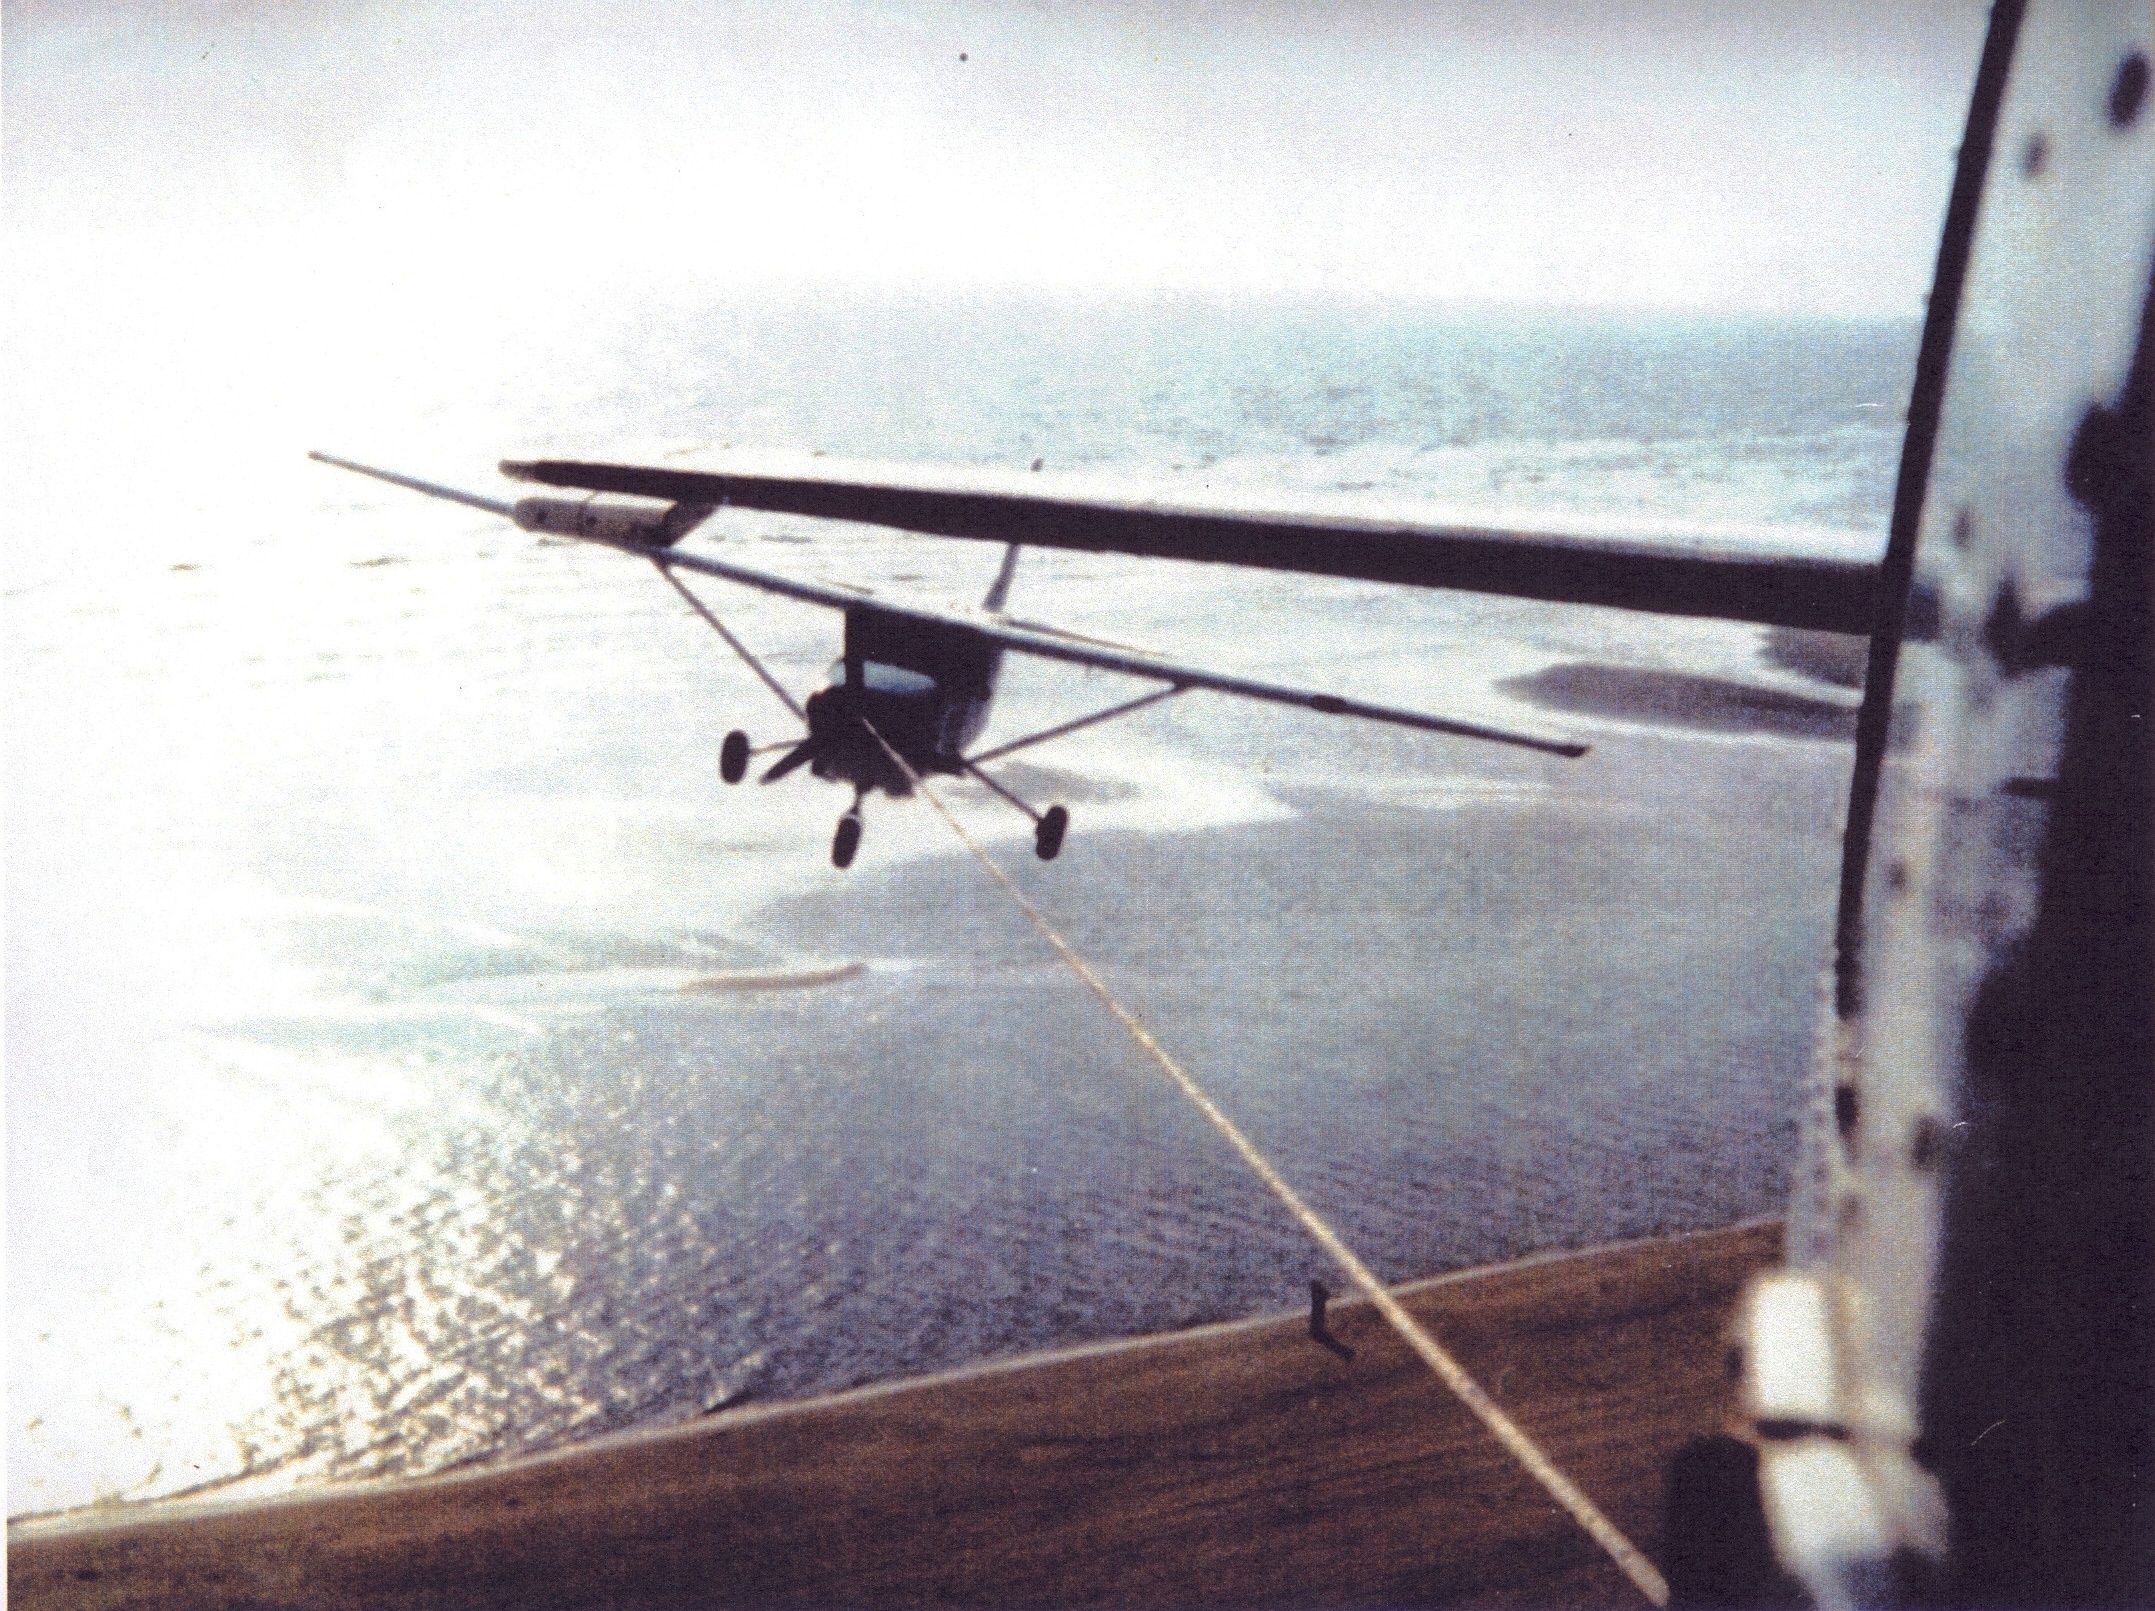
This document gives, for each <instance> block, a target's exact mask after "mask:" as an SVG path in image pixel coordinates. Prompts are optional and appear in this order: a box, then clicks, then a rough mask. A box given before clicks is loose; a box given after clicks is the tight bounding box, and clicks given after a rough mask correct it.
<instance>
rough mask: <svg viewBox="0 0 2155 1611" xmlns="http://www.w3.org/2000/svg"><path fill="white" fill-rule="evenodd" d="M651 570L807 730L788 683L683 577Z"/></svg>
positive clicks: (660, 564)
mask: <svg viewBox="0 0 2155 1611" xmlns="http://www.w3.org/2000/svg"><path fill="white" fill-rule="evenodd" d="M651 568H652V569H653V570H655V571H657V572H658V573H659V575H661V576H663V577H665V578H666V585H667V586H668V587H670V588H672V589H673V590H674V591H675V592H676V593H678V594H680V595H681V596H682V597H683V598H685V599H687V600H688V607H689V608H690V609H692V610H694V611H695V612H696V613H697V614H698V615H700V616H702V617H703V618H704V620H705V621H707V622H709V623H710V627H711V630H712V631H713V632H716V633H717V634H718V635H719V636H720V637H722V638H724V639H725V640H726V647H727V648H729V649H731V650H732V651H733V652H734V653H735V654H737V655H739V656H740V657H741V663H742V664H743V665H745V666H747V667H748V669H749V670H750V671H753V672H754V673H755V674H756V675H757V676H758V677H761V678H762V679H763V686H764V687H766V688H768V689H770V691H771V692H772V693H774V694H776V695H777V696H778V697H779V699H780V701H781V702H783V703H784V705H785V707H786V709H788V710H790V711H792V712H793V714H794V715H795V716H796V717H797V718H799V720H800V724H801V725H802V726H803V727H806V726H807V725H808V712H807V711H805V710H803V709H801V705H800V701H799V700H797V699H795V698H794V697H793V696H792V695H791V694H789V693H787V692H786V685H785V684H784V683H782V682H780V681H779V680H778V679H777V678H776V677H774V676H772V675H771V674H770V672H768V671H767V670H765V669H764V665H763V662H762V661H761V660H758V659H757V658H756V657H755V656H754V655H753V654H751V653H749V651H748V645H747V644H745V643H743V642H742V641H741V640H740V639H739V638H737V637H735V636H734V635H733V634H732V633H731V632H729V631H728V630H727V629H726V623H725V622H723V621H721V620H720V619H719V618H718V617H717V616H715V615H713V614H712V613H711V609H710V606H708V605H707V604H705V603H704V602H703V600H702V599H700V598H698V597H696V595H695V594H693V593H691V592H690V591H689V590H688V586H687V584H686V583H684V582H683V581H682V580H681V578H680V577H678V576H676V575H674V573H673V567H672V566H671V565H668V564H666V563H665V562H664V561H663V560H659V559H653V560H652V561H651ZM765 781H766V782H768V781H769V779H765Z"/></svg>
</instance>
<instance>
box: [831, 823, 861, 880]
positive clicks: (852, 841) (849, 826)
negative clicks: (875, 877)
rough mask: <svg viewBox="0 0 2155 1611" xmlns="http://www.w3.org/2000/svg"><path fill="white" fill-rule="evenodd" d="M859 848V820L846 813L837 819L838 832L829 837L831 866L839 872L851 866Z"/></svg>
mask: <svg viewBox="0 0 2155 1611" xmlns="http://www.w3.org/2000/svg"><path fill="white" fill-rule="evenodd" d="M860 847H861V819H860V818H858V817H856V816H855V815H854V814H853V813H852V812H850V811H848V812H847V813H846V814H845V815H844V816H842V817H840V818H839V819H838V831H837V832H836V833H835V834H833V835H832V836H831V865H832V866H833V867H836V868H838V869H840V870H841V871H843V870H844V869H845V868H848V867H850V866H852V865H853V857H854V854H855V853H856V852H857V851H859V849H860Z"/></svg>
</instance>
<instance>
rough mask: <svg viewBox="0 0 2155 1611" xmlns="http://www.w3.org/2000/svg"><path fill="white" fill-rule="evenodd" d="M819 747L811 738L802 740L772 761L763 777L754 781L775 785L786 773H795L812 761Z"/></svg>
mask: <svg viewBox="0 0 2155 1611" xmlns="http://www.w3.org/2000/svg"><path fill="white" fill-rule="evenodd" d="M821 747H822V746H821V743H820V742H819V741H818V740H817V739H816V738H814V737H813V736H810V737H808V738H804V739H802V740H801V741H800V742H799V743H798V744H796V745H794V746H793V748H791V749H790V750H788V751H786V753H785V754H783V755H781V756H780V757H779V758H778V759H777V760H775V761H773V762H772V763H771V764H770V766H769V768H768V769H767V770H766V771H765V772H764V774H763V776H762V777H760V778H758V779H757V780H756V781H757V782H759V783H776V782H777V781H778V780H779V779H780V778H782V777H784V776H785V775H786V774H787V773H789V772H794V771H797V770H799V769H800V768H801V767H804V766H806V765H807V764H808V763H809V762H810V761H813V760H814V759H815V758H816V752H817V750H819V749H820V748H821Z"/></svg>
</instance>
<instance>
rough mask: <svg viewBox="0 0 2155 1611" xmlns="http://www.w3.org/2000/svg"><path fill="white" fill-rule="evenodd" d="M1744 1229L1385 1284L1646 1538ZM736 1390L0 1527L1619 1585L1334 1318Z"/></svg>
mask: <svg viewBox="0 0 2155 1611" xmlns="http://www.w3.org/2000/svg"><path fill="white" fill-rule="evenodd" d="M1778 1240H1779V1238H1778V1233H1777V1229H1776V1228H1775V1227H1774V1226H1772V1225H1754V1226H1748V1227H1741V1228H1737V1229H1733V1230H1729V1231H1723V1232H1715V1233H1709V1234H1707V1235H1704V1236H1700V1237H1694V1238H1685V1239H1679V1240H1676V1241H1673V1242H1663V1243H1649V1244H1644V1245H1639V1246H1633V1247H1626V1248H1616V1249H1609V1250H1604V1251H1601V1252H1597V1253H1594V1254H1589V1255H1585V1256H1581V1257H1572V1258H1561V1259H1551V1260H1537V1261H1533V1262H1529V1263H1526V1264H1522V1265H1518V1266H1514V1267H1510V1268H1505V1269H1499V1270H1494V1271H1488V1272H1482V1273H1477V1274H1475V1275H1473V1276H1469V1277H1464V1278H1458V1279H1451V1280H1440V1281H1434V1282H1427V1283H1421V1284H1418V1285H1417V1286H1416V1287H1415V1288H1413V1289H1412V1290H1411V1291H1409V1292H1404V1293H1402V1297H1403V1299H1404V1301H1405V1302H1406V1304H1407V1306H1408V1307H1409V1309H1410V1310H1412V1311H1413V1312H1414V1313H1416V1314H1417V1315H1418V1316H1419V1317H1420V1318H1421V1319H1423V1320H1424V1321H1425V1323H1427V1324H1429V1325H1431V1326H1432V1328H1433V1329H1434V1330H1435V1332H1436V1333H1437V1334H1438V1335H1439V1336H1440V1337H1442V1338H1443V1339H1445V1341H1446V1342H1447V1343H1448V1344H1449V1345H1450V1346H1451V1347H1452V1348H1453V1349H1454V1350H1455V1351H1456V1352H1457V1353H1458V1355H1459V1357H1460V1359H1461V1361H1462V1362H1463V1363H1464V1364H1465V1365H1466V1367H1467V1368H1468V1369H1469V1371H1470V1372H1472V1373H1474V1374H1475V1375H1476V1376H1477V1377H1478V1378H1479V1380H1480V1381H1481V1382H1482V1384H1483V1385H1484V1386H1485V1387H1486V1388H1487V1389H1488V1390H1489V1391H1490V1392H1491V1393H1492V1394H1494V1396H1495V1397H1496V1398H1497V1399H1498V1400H1500V1401H1501V1402H1502V1403H1503V1404H1504V1405H1505V1406H1506V1408H1507V1409H1508V1410H1509V1411H1510V1413H1512V1414H1513V1416H1514V1417H1515V1418H1516V1419H1517V1420H1518V1421H1519V1423H1520V1424H1521V1425H1522V1426H1523V1427H1524V1428H1525V1429H1526V1430H1527V1431H1528V1432H1529V1434H1530V1435H1532V1436H1533V1437H1534V1438H1536V1439H1537V1441H1539V1442H1540V1443H1541V1444H1542V1445H1543V1447H1544V1448H1545V1449H1546V1450H1547V1451H1548V1452H1549V1453H1550V1455H1551V1456H1552V1457H1553V1458H1554V1459H1555V1461H1556V1462H1557V1463H1558V1464H1559V1466H1561V1467H1562V1468H1563V1469H1564V1470H1565V1471H1566V1472H1567V1473H1568V1474H1569V1475H1570V1476H1571V1477H1572V1478H1573V1480H1575V1481H1576V1482H1578V1483H1579V1484H1580V1485H1581V1486H1582V1487H1583V1488H1584V1489H1585V1490H1586V1491H1587V1492H1588V1494H1589V1495H1590V1496H1591V1497H1592V1498H1593V1499H1594V1500H1595V1501H1596V1502H1597V1503H1598V1504H1599V1505H1600V1506H1601V1507H1602V1508H1603V1509H1604V1510H1605V1511H1606V1512H1607V1513H1608V1514H1609V1516H1610V1518H1611V1520H1613V1521H1614V1522H1615V1523H1616V1524H1617V1525H1618V1526H1619V1527H1620V1528H1622V1529H1624V1530H1625V1531H1626V1532H1627V1533H1628V1534H1629V1535H1630V1536H1631V1537H1632V1539H1633V1540H1634V1541H1635V1542H1636V1543H1638V1544H1639V1545H1640V1546H1641V1547H1643V1548H1644V1549H1646V1550H1647V1551H1648V1552H1649V1553H1650V1554H1651V1553H1654V1552H1656V1551H1657V1550H1658V1549H1659V1547H1660V1543H1661V1540H1660V1538H1659V1532H1660V1510H1661V1503H1662V1493H1663V1484H1664V1479H1665V1472H1666V1469H1667V1463H1668V1460H1669V1458H1670V1456H1671V1455H1672V1454H1673V1453H1674V1452H1675V1451H1676V1449H1677V1448H1679V1447H1680V1446H1681V1445H1682V1444H1683V1443H1684V1442H1685V1441H1686V1440H1688V1439H1691V1438H1695V1437H1698V1436H1700V1435H1701V1434H1704V1433H1707V1432H1711V1431H1713V1430H1715V1429H1716V1427H1717V1423H1718V1420H1719V1417H1720V1414H1721V1395H1722V1392H1723V1390H1724V1389H1723V1384H1722V1379H1721V1360H1722V1352H1723V1348H1722V1338H1721V1328H1722V1326H1723V1325H1724V1323H1725V1320H1726V1316H1727V1312H1728V1309H1729V1307H1730V1305H1731V1303H1732V1302H1733V1299H1734V1297H1735V1294H1736V1291H1737V1289H1738V1287H1739V1286H1740V1285H1741V1283H1742V1281H1743V1280H1744V1279H1745V1278H1746V1277H1747V1276H1748V1275H1749V1274H1750V1273H1751V1272H1752V1271H1754V1270H1756V1269H1757V1268H1759V1267H1760V1266H1761V1265H1762V1264H1764V1263H1765V1262H1766V1261H1768V1260H1769V1259H1771V1258H1772V1257H1773V1255H1774V1252H1775V1249H1776V1247H1777V1245H1778ZM1330 1324H1331V1330H1332V1332H1333V1334H1334V1335H1335V1336H1336V1337H1337V1338H1338V1339H1339V1340H1340V1341H1341V1342H1342V1343H1343V1344H1344V1345H1345V1346H1346V1347H1347V1348H1348V1349H1351V1350H1352V1352H1353V1356H1354V1357H1353V1358H1352V1359H1346V1358H1343V1357H1341V1356H1340V1355H1339V1354H1337V1353H1335V1352H1332V1351H1328V1350H1325V1349H1322V1348H1319V1347H1318V1346H1317V1345H1316V1344H1315V1343H1314V1342H1313V1341H1312V1340H1311V1338H1310V1335H1309V1330H1308V1325H1307V1321H1306V1318H1304V1317H1303V1316H1300V1315H1291V1316H1284V1317H1280V1318H1274V1319H1266V1320H1259V1321H1249V1322H1243V1323H1239V1324H1235V1325H1228V1326H1219V1327H1213V1328H1208V1329H1206V1330H1204V1331H1200V1332H1196V1333H1192V1334H1189V1335H1185V1336H1180V1337H1166V1338H1153V1339H1147V1340H1145V1341H1142V1342H1136V1343H1128V1344H1109V1345H1105V1346H1100V1347H1093V1348H1084V1349H1071V1350H1065V1351H1063V1352H1061V1353H1058V1354H1056V1355H1053V1356H1047V1357H1044V1358H1041V1359H1038V1360H1034V1361H1028V1362H1025V1363H1024V1364H1022V1365H1016V1366H1001V1367H996V1366H989V1367H984V1368H976V1369H970V1370H965V1371H960V1372H956V1373H954V1374H952V1375H949V1376H946V1377H942V1378H939V1379H936V1380H932V1381H926V1382H919V1383H915V1384H912V1385H909V1386H902V1387H895V1388H883V1389H869V1390H866V1391H864V1392H860V1393H854V1394H846V1395H842V1396H840V1397H837V1398H832V1399H826V1400H823V1401H820V1402H817V1403H811V1404H802V1405H790V1406H776V1407H763V1408H758V1407H754V1406H751V1407H748V1408H746V1409H742V1410H737V1411H732V1412H728V1413H724V1414H721V1415H717V1416H714V1417H711V1418H709V1419H707V1420H705V1421H703V1422H701V1423H699V1424H698V1425H695V1426H692V1427H683V1428H675V1429H672V1430H669V1431H662V1432H657V1433H648V1434H635V1435H631V1436H628V1437H625V1438H620V1439H615V1440H611V1441H610V1442H607V1443H603V1444H600V1445H597V1446H594V1447H590V1448H586V1449H582V1450H576V1451H571V1452H568V1453H565V1454H563V1455H559V1456H553V1457H547V1458H542V1459H539V1460H533V1461H527V1462H523V1463H520V1464H516V1465H511V1466H508V1467H504V1468H502V1469H499V1470H494V1471H480V1472H472V1473H468V1474H459V1475H456V1476H451V1477H446V1478H438V1479H433V1480H430V1481H425V1482H420V1483H416V1484H402V1485H400V1484H391V1485H372V1486H363V1487H357V1488H353V1489H348V1490H346V1491H344V1492H341V1493H331V1494H326V1495H314V1496H309V1497H304V1498H297V1499H294V1500H289V1501H285V1502H282V1503H275V1504H270V1505H266V1506H260V1507H255V1508H252V1509H236V1510H219V1509H216V1508H214V1507H212V1508H208V1509H202V1508H196V1509H193V1510H191V1511H190V1510H187V1509H185V1508H182V1509H181V1510H179V1511H177V1512H175V1513H167V1514H164V1515H156V1516H149V1515H145V1516H138V1517H134V1518H130V1519H129V1520H127V1521H124V1522H120V1523H117V1524H109V1523H108V1524H102V1525H100V1524H89V1525H84V1524H80V1523H61V1524H58V1525H48V1526H45V1527H31V1528H16V1529H12V1530H11V1533H12V1536H11V1538H10V1541H9V1543H10V1547H9V1550H8V1587H9V1591H10V1597H11V1598H12V1599H13V1600H14V1601H15V1603H17V1604H19V1605H23V1606H69V1607H80V1608H84V1611H88V1608H92V1607H120V1606H136V1605H151V1604H155V1605H159V1606H167V1607H182V1606H204V1607H207V1606H215V1605H231V1604H236V1603H246V1604H294V1603H300V1602H304V1603H306V1604H308V1605H313V1606H320V1607H325V1608H327V1607H341V1606H352V1607H360V1606H365V1607H369V1608H374V1607H388V1606H397V1607H421V1606H426V1607H433V1606H443V1607H447V1606H455V1607H479V1606H494V1605H500V1606H516V1607H536V1606H551V1607H567V1606H597V1605H605V1606H609V1607H629V1606H674V1605H684V1606H685V1605H768V1606H782V1605H783V1606H829V1605H886V1606H897V1605H924V1604H937V1605H942V1604H952V1605H955V1604H972V1605H995V1606H1053V1605H1077V1604H1086V1605H1111V1606H1114V1605H1131V1606H1160V1605H1190V1606H1197V1605H1219V1606H1258V1605H1409V1604H1411V1605H1449V1604H1472V1605H1525V1606H1573V1605H1577V1606H1595V1605H1621V1604H1629V1603H1635V1595H1634V1591H1632V1590H1631V1589H1630V1588H1629V1586H1628V1585H1627V1584H1626V1583H1625V1582H1624V1580H1623V1579H1622V1578H1621V1577H1620V1576H1618V1574H1617V1572H1616V1570H1615V1569H1614V1568H1613V1567H1612V1566H1611V1565H1610V1564H1609V1562H1608V1561H1607V1560H1606V1559H1605V1558H1603V1557H1602V1556H1601V1555H1600V1554H1599V1553H1598V1551H1597V1550H1596V1549H1595V1548H1594V1546H1593V1545H1592V1544H1591V1543H1589V1542H1588V1541H1587V1540H1586V1538H1585V1537H1584V1535H1582V1534H1581V1533H1580V1532H1579V1531H1578V1530H1577V1529H1576V1528H1575V1527H1574V1526H1573V1524H1572V1523H1571V1522H1570V1521H1569V1520H1568V1519H1567V1518H1566V1517H1564V1515H1563V1514H1562V1513H1561V1512H1560V1511H1558V1510H1557V1509H1556V1508H1555V1506H1554V1505H1552V1504H1551V1503H1550V1501H1549V1500H1548V1498H1547V1496H1546V1495H1545V1494H1543V1493H1542V1492H1541V1491H1540V1490H1539V1489H1538V1488H1536V1487H1535V1486H1534V1485H1533V1484H1532V1483H1531V1482H1530V1481H1529V1480H1528V1479H1527V1478H1526V1477H1525V1476H1524V1475H1523V1474H1522V1473H1521V1472H1520V1470H1519V1469H1518V1468H1517V1467H1516V1466H1515V1465H1513V1464H1512V1462H1511V1460H1510V1458H1509V1456H1507V1455H1506V1454H1504V1453H1503V1452H1502V1451H1501V1450H1500V1449H1499V1448H1498V1446H1497V1445H1496V1443H1495V1442H1494V1441H1493V1440H1492V1439H1491V1437H1490V1436H1489V1434H1488V1433H1487V1432H1486V1431H1485V1430H1484V1429H1483V1428H1482V1427H1481V1426H1480V1425H1479V1424H1478V1423H1476V1422H1475V1421H1473V1420H1472V1419H1471V1418H1470V1417H1469V1416H1468V1415H1467V1413H1466V1412H1465V1411H1464V1410H1463V1409H1462V1408H1461V1407H1460V1406H1459V1405H1458V1404H1457V1403H1456V1402H1455V1401H1453V1400H1452V1399H1450V1398H1449V1397H1448V1396H1447V1395H1446V1394H1445V1393H1444V1391H1443V1389H1442V1388H1441V1387H1439V1386H1438V1384H1437V1383H1436V1382H1435V1381H1434V1380H1433V1379H1432V1378H1431V1377H1430V1375H1429V1373H1428V1371H1427V1369H1426V1368H1425V1367H1424V1366H1423V1365H1422V1364H1421V1363H1420V1362H1419V1361H1417V1360H1416V1359H1414V1358H1413V1356H1412V1355H1411V1354H1409V1353H1408V1352H1407V1350H1406V1348H1405V1346H1404V1345H1403V1344H1402V1343H1401V1342H1400V1341H1399V1340H1398V1339H1397V1338H1396V1337H1395V1336H1394V1335H1393V1334H1392V1332H1391V1331H1390V1330H1389V1329H1388V1328H1386V1327H1384V1326H1383V1325H1382V1323H1381V1322H1380V1321H1378V1320H1377V1318H1376V1317H1375V1316H1374V1315H1372V1314H1371V1313H1370V1312H1369V1310H1368V1308H1367V1306H1366V1305H1364V1304H1362V1303H1359V1302H1355V1303H1340V1304H1336V1305H1334V1306H1333V1308H1332V1311H1331V1315H1330Z"/></svg>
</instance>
